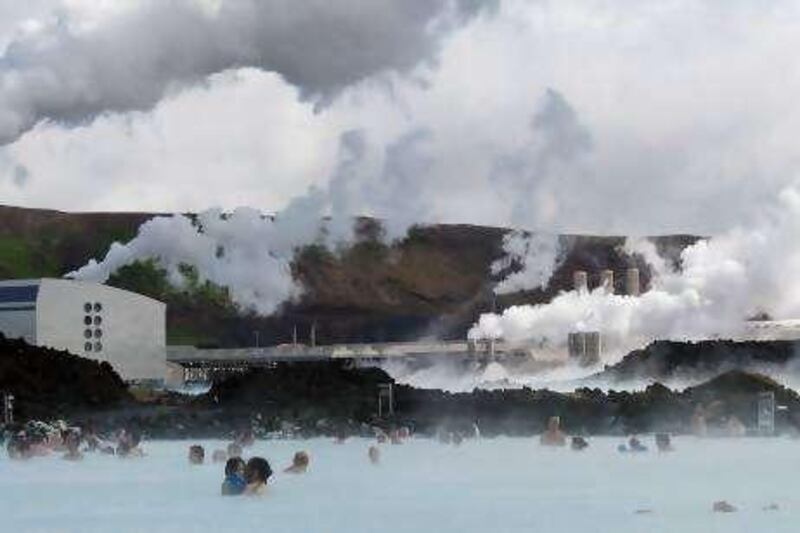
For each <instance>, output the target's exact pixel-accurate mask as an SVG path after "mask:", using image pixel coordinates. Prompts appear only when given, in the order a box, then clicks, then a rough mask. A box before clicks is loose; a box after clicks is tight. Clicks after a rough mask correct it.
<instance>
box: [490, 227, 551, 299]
mask: <svg viewBox="0 0 800 533" xmlns="http://www.w3.org/2000/svg"><path fill="white" fill-rule="evenodd" d="M503 250H504V251H505V252H506V256H505V257H504V258H502V259H498V260H497V261H495V262H494V263H493V264H492V274H498V273H499V272H501V271H502V270H505V269H506V268H509V267H510V266H511V265H512V264H513V263H518V264H520V265H521V269H520V270H518V271H516V272H512V273H511V274H509V275H508V276H506V277H505V278H504V279H503V280H501V281H500V282H499V283H498V284H497V285H496V286H495V288H494V291H495V292H496V293H497V294H508V293H512V292H517V291H523V290H530V289H537V288H544V287H546V286H547V283H548V282H549V281H550V277H551V276H552V275H553V272H554V271H555V270H556V268H558V266H559V265H560V264H561V262H562V261H563V259H564V253H563V249H562V247H561V244H560V239H559V237H558V235H553V234H545V233H527V232H523V231H512V232H510V233H507V234H506V235H505V236H504V237H503Z"/></svg>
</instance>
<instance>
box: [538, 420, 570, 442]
mask: <svg viewBox="0 0 800 533" xmlns="http://www.w3.org/2000/svg"><path fill="white" fill-rule="evenodd" d="M539 442H540V443H541V444H542V445H543V446H565V445H566V444H567V437H566V436H565V435H564V432H563V431H561V419H560V418H559V417H557V416H551V417H550V419H549V420H548V421H547V430H546V431H545V432H544V433H542V436H541V437H539Z"/></svg>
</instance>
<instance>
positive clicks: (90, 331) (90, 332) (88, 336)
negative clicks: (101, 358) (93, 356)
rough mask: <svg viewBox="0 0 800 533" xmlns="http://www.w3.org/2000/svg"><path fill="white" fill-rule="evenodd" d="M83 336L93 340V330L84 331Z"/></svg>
mask: <svg viewBox="0 0 800 533" xmlns="http://www.w3.org/2000/svg"><path fill="white" fill-rule="evenodd" d="M83 336H84V337H86V338H87V339H91V338H92V330H90V329H87V330H84V331H83Z"/></svg>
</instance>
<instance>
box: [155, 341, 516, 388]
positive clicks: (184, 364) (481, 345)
mask: <svg viewBox="0 0 800 533" xmlns="http://www.w3.org/2000/svg"><path fill="white" fill-rule="evenodd" d="M509 353H511V351H510V350H508V349H506V348H505V347H504V346H502V345H501V344H500V343H493V342H488V341H487V342H478V343H475V342H469V341H430V342H424V341H423V342H387V343H365V344H331V345H324V346H307V345H303V344H284V345H279V346H267V347H251V348H212V349H205V348H197V347H195V346H168V347H167V363H168V364H169V365H170V367H171V369H172V370H171V371H172V372H176V371H177V372H180V371H181V370H182V372H183V376H182V380H183V381H184V382H192V381H208V380H209V379H210V378H211V377H213V376H215V375H219V374H229V373H236V372H243V371H245V370H247V369H249V368H257V367H268V366H272V365H275V364H277V363H307V362H330V361H347V362H351V363H353V364H355V365H358V366H374V365H379V364H381V363H382V362H386V361H390V360H403V361H407V362H410V363H414V362H424V361H426V360H428V361H429V360H431V359H443V358H448V359H459V360H479V361H486V360H493V359H495V358H498V357H504V356H506V355H508V354H509ZM179 379H180V378H179Z"/></svg>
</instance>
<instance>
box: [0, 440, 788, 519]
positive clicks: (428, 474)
mask: <svg viewBox="0 0 800 533" xmlns="http://www.w3.org/2000/svg"><path fill="white" fill-rule="evenodd" d="M642 440H643V441H644V442H645V444H646V445H648V446H649V447H650V448H651V451H649V452H646V453H641V454H620V453H618V452H617V451H616V447H617V445H619V444H620V443H622V442H623V440H622V439H616V438H593V439H591V440H590V441H589V442H590V447H589V448H588V449H587V450H585V451H583V452H574V451H572V450H570V449H569V448H557V449H554V448H546V447H542V446H540V445H539V442H538V440H537V439H522V438H497V439H483V440H471V441H465V442H464V443H463V444H462V445H461V446H460V447H455V446H452V445H443V444H440V443H438V442H436V441H433V440H427V439H411V440H409V441H407V442H406V443H405V444H402V445H394V446H393V445H390V444H384V445H381V446H380V447H381V453H382V460H381V464H380V465H378V466H373V465H371V464H370V463H369V462H368V460H367V448H368V447H369V446H370V445H371V444H372V443H373V441H370V440H365V439H350V440H348V441H347V442H346V443H345V444H343V445H337V444H334V443H333V442H331V441H330V440H327V439H314V440H305V441H290V440H280V441H258V442H256V444H255V445H254V446H253V447H251V448H248V449H246V450H245V457H249V456H252V455H262V456H264V457H266V458H267V459H268V460H269V461H270V463H271V464H272V467H273V470H274V471H275V474H274V475H273V477H272V479H271V480H270V485H271V487H270V490H269V493H268V494H266V495H265V496H262V497H225V498H223V497H221V496H220V495H219V490H220V483H221V481H222V478H223V474H222V470H223V465H222V464H213V463H211V462H210V460H209V458H210V455H211V452H212V451H213V450H214V449H216V448H224V447H225V443H224V442H221V441H162V442H145V443H144V446H143V448H144V450H145V451H146V453H147V457H145V458H141V459H119V458H116V457H113V456H102V455H92V454H87V455H86V458H85V460H84V461H82V462H69V461H64V460H62V459H61V458H60V456H59V455H53V456H50V457H44V458H39V459H33V460H30V461H27V462H19V461H9V460H8V459H6V458H5V457H3V458H2V459H1V460H0V515H1V516H2V520H3V530H5V531H15V532H22V531H37V532H38V531H75V532H98V533H99V532H103V533H106V532H110V531H114V532H127V531H148V532H162V531H163V532H167V531H170V532H171V531H208V532H216V531H220V530H228V531H237V530H238V531H257V530H258V531H271V532H276V531H281V532H283V531H286V532H289V531H298V532H347V533H354V532H377V531H381V532H401V531H402V532H409V533H410V532H414V533H418V532H425V531H436V532H465V531H475V532H492V533H501V532H503V533H505V532H516V531H520V532H522V531H525V532H532V531H545V532H547V531H558V532H569V531H576V532H579V531H580V532H586V531H594V532H603V531H613V532H615V533H620V532H637V533H640V532H643V531H664V532H675V531H681V532H689V531H697V532H704V533H707V532H714V531H720V532H722V531H724V532H731V531H749V532H752V531H770V532H776V531H797V524H798V523H800V493H798V491H797V490H796V486H797V472H798V471H800V441H795V440H790V439H786V438H771V439H767V438H747V439H738V440H728V439H724V440H714V439H696V438H693V437H683V438H680V437H679V438H675V439H674V440H673V444H674V446H675V448H676V450H675V451H674V452H671V453H658V452H655V451H652V450H654V448H655V447H654V443H653V439H652V438H650V437H645V438H643V439H642ZM195 442H199V443H200V444H202V445H203V446H204V447H205V449H206V464H204V465H200V466H190V465H189V464H188V461H187V450H188V447H189V445H190V444H194V443H195ZM299 449H304V450H307V451H308V452H309V453H310V454H311V467H310V469H309V472H308V473H307V474H305V475H299V476H292V475H288V474H283V473H282V472H281V470H282V469H283V467H285V466H287V465H288V464H289V463H290V461H291V457H292V455H293V453H294V452H295V451H297V450H299ZM717 500H726V501H728V502H730V503H731V504H732V505H734V506H736V507H737V508H738V511H737V512H734V513H727V514H723V513H714V512H712V510H711V508H712V505H713V502H715V501H717ZM772 504H777V506H778V508H777V509H771V510H770V509H766V510H765V508H767V507H769V506H770V505H772Z"/></svg>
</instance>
